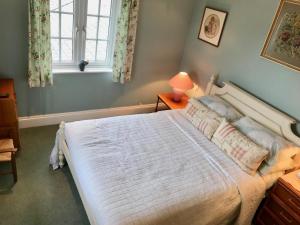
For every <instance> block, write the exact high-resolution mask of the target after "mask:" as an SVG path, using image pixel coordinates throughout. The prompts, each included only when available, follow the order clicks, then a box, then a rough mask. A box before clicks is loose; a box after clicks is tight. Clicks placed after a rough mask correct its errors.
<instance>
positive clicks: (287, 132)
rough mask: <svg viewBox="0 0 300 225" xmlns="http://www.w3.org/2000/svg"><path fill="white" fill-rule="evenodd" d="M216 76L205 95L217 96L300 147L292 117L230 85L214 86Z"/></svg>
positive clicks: (227, 83)
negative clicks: (293, 128) (293, 127)
mask: <svg viewBox="0 0 300 225" xmlns="http://www.w3.org/2000/svg"><path fill="white" fill-rule="evenodd" d="M216 80H217V76H212V77H211V80H210V82H209V83H208V85H207V88H206V91H205V94H206V95H217V96H219V97H221V98H223V99H225V100H226V101H227V102H229V103H231V104H232V105H233V106H234V107H236V108H237V109H238V110H239V111H240V112H241V113H243V114H244V115H246V116H248V117H250V118H253V119H254V120H256V121H257V122H259V123H261V124H263V125H264V126H265V127H268V128H269V129H271V130H273V131H274V132H276V133H278V134H280V135H282V136H283V137H285V138H286V139H288V140H290V141H292V142H294V143H295V144H297V145H299V146H300V137H298V136H296V135H295V133H294V132H293V130H292V126H293V125H295V124H296V123H297V121H296V120H295V119H293V118H292V117H290V116H288V115H286V114H284V113H282V112H280V111H279V110H277V109H275V108H273V107H272V106H270V105H268V104H266V103H264V102H263V101H261V100H259V99H258V98H256V97H255V96H253V95H251V94H249V93H247V92H246V91H244V90H242V89H240V88H239V87H237V86H235V85H234V84H232V83H229V82H224V83H223V84H224V86H223V87H219V86H217V85H216Z"/></svg>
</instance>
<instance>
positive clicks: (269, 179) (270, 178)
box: [261, 171, 284, 189]
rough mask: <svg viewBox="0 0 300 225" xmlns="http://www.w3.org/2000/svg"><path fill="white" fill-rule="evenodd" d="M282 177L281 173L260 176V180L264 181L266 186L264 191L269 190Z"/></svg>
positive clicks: (282, 173)
mask: <svg viewBox="0 0 300 225" xmlns="http://www.w3.org/2000/svg"><path fill="white" fill-rule="evenodd" d="M283 175H284V172H283V171H279V172H275V173H270V174H267V175H263V176H261V178H262V179H263V180H264V182H265V184H266V189H269V188H271V187H272V186H273V184H275V182H276V181H277V180H278V179H279V178H280V177H281V176H283Z"/></svg>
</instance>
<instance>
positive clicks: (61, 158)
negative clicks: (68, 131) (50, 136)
mask: <svg viewBox="0 0 300 225" xmlns="http://www.w3.org/2000/svg"><path fill="white" fill-rule="evenodd" d="M59 131H60V132H59V144H58V160H59V161H58V164H59V167H60V168H63V166H64V165H65V162H64V160H65V156H64V153H63V151H62V148H63V142H64V140H65V138H64V136H65V135H64V133H65V123H64V122H61V123H60V126H59Z"/></svg>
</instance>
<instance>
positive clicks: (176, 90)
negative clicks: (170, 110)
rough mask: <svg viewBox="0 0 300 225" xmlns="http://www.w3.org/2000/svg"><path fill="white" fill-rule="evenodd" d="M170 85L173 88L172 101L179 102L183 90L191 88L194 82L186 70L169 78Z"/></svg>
mask: <svg viewBox="0 0 300 225" xmlns="http://www.w3.org/2000/svg"><path fill="white" fill-rule="evenodd" d="M169 84H170V86H171V87H172V88H173V99H172V100H173V101H174V102H180V101H181V98H182V96H183V95H184V92H185V91H187V90H189V89H191V88H193V86H194V84H193V81H192V80H191V78H190V76H189V75H188V74H187V73H186V72H180V73H178V74H176V75H175V76H174V77H172V78H171V79H170V80H169Z"/></svg>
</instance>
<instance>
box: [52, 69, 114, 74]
mask: <svg viewBox="0 0 300 225" xmlns="http://www.w3.org/2000/svg"><path fill="white" fill-rule="evenodd" d="M52 72H53V74H104V73H112V68H87V69H85V70H84V71H80V70H79V69H71V68H65V69H53V70H52Z"/></svg>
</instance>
